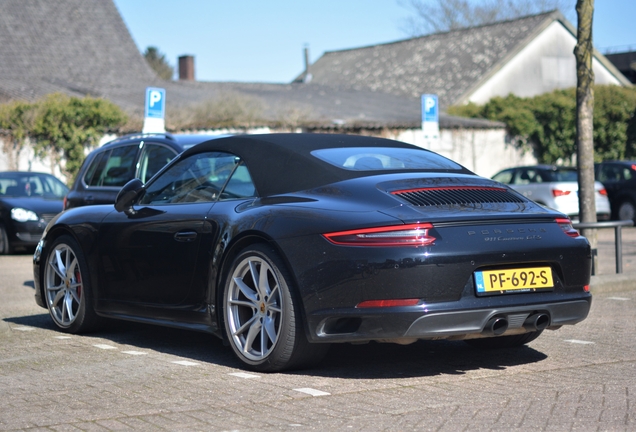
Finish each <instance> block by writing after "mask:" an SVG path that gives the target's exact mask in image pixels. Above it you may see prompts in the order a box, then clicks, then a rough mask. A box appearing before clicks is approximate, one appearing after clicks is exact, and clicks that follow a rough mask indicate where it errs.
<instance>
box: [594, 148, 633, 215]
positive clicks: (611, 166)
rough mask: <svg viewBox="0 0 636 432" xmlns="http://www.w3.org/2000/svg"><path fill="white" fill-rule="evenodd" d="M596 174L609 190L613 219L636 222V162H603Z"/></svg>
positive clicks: (595, 171)
mask: <svg viewBox="0 0 636 432" xmlns="http://www.w3.org/2000/svg"><path fill="white" fill-rule="evenodd" d="M594 173H595V175H596V180H597V181H600V182H601V183H603V186H605V189H607V196H608V197H609V200H610V205H611V207H612V218H613V219H619V220H636V161H607V162H601V163H598V164H595V166H594Z"/></svg>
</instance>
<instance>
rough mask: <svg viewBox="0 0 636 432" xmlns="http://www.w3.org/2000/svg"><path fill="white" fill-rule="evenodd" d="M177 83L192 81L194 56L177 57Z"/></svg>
mask: <svg viewBox="0 0 636 432" xmlns="http://www.w3.org/2000/svg"><path fill="white" fill-rule="evenodd" d="M179 81H194V56H191V55H182V56H180V57H179Z"/></svg>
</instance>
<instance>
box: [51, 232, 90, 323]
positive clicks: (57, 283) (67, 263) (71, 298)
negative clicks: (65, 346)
mask: <svg viewBox="0 0 636 432" xmlns="http://www.w3.org/2000/svg"><path fill="white" fill-rule="evenodd" d="M44 265H45V267H44V273H43V284H42V286H43V287H44V299H45V301H46V305H47V307H48V309H49V315H50V316H51V318H52V319H53V322H54V323H55V325H56V326H57V327H58V328H59V329H60V330H62V331H64V332H67V333H84V332H87V331H90V330H92V329H94V327H95V326H96V325H97V323H98V317H97V315H96V314H95V311H94V309H93V306H92V301H91V298H92V297H91V294H92V293H91V286H90V278H89V274H88V266H87V265H86V260H85V258H84V254H83V253H82V250H81V249H80V247H79V245H78V244H77V242H76V241H75V240H74V239H73V238H72V237H70V236H61V237H59V238H58V239H57V240H55V241H54V242H53V244H52V245H51V248H50V252H49V253H48V254H47V256H46V259H45V260H44Z"/></svg>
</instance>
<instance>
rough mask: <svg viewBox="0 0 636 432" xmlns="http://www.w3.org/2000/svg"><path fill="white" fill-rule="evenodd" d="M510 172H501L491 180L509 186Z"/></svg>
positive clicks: (510, 180) (510, 181)
mask: <svg viewBox="0 0 636 432" xmlns="http://www.w3.org/2000/svg"><path fill="white" fill-rule="evenodd" d="M513 172H514V171H512V170H506V171H502V172H500V173H499V174H497V175H495V176H494V177H493V178H492V179H493V180H494V181H498V182H499V183H504V184H510V183H512V173H513Z"/></svg>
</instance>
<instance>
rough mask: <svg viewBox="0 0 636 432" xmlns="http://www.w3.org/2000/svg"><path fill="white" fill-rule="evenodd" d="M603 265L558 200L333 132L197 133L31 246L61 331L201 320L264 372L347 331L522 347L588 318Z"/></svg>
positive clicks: (40, 284) (188, 324)
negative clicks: (203, 138)
mask: <svg viewBox="0 0 636 432" xmlns="http://www.w3.org/2000/svg"><path fill="white" fill-rule="evenodd" d="M590 270H591V251H590V245H589V243H588V241H587V240H586V239H585V238H584V237H581V236H579V233H578V232H577V231H576V230H574V229H573V228H572V224H571V222H570V220H569V219H568V218H567V217H566V216H565V215H563V214H562V213H558V212H556V211H554V210H550V209H547V208H545V207H543V206H540V205H538V204H536V203H534V202H532V201H531V200H529V199H527V198H525V197H524V196H523V195H521V194H519V193H517V192H515V191H514V190H512V189H510V188H508V187H507V186H504V185H502V184H501V183H498V182H495V181H493V180H490V179H486V178H482V177H479V176H477V175H475V174H473V173H472V172H470V171H468V170H467V169H465V168H464V167H462V166H460V165H458V164H456V163H455V162H453V161H451V160H448V159H446V158H444V157H442V156H440V155H438V154H436V153H433V152H430V151H428V150H424V149H422V148H420V147H416V146H412V145H409V144H404V143H401V142H397V141H391V140H386V139H381V138H371V137H362V136H346V135H331V134H327V135H321V134H272V135H245V136H236V137H230V138H221V139H217V140H213V141H208V142H205V143H202V144H199V145H197V146H195V147H192V148H190V149H188V150H186V151H184V152H183V153H181V154H180V155H179V156H177V157H176V158H175V159H174V160H173V161H171V162H170V163H169V164H168V166H167V167H165V168H164V169H162V170H161V171H160V172H159V173H158V174H157V175H156V176H155V177H153V178H152V180H151V181H150V182H148V183H147V184H145V185H144V184H143V183H142V182H141V181H140V180H132V181H130V182H129V183H127V184H126V185H125V186H124V187H123V188H122V189H121V191H120V192H119V194H118V196H117V199H116V201H115V205H114V207H113V206H112V205H102V206H87V207H80V208H76V209H71V210H68V211H66V212H64V213H62V214H61V215H60V216H58V217H57V218H56V219H55V220H54V221H53V222H52V223H51V224H49V226H48V228H47V231H46V233H45V234H44V236H43V238H42V241H41V242H40V244H39V246H38V248H37V249H36V252H35V255H34V279H35V281H36V288H35V295H36V302H37V303H38V304H39V305H40V306H42V307H45V308H48V310H49V313H50V316H51V318H52V320H53V322H54V323H55V325H57V326H58V327H59V328H60V329H61V330H62V331H66V332H71V333H77V332H83V331H87V330H89V329H91V328H94V326H96V325H97V324H98V323H99V321H100V318H101V317H111V318H120V319H125V320H135V321H141V322H146V323H155V324H161V325H167V326H173V327H181V328H187V329H192V330H200V331H205V332H210V333H213V334H216V335H218V336H220V337H223V338H225V339H226V340H227V341H228V343H229V345H230V346H231V347H232V349H233V351H234V353H235V354H236V357H237V358H238V359H239V360H240V361H241V362H243V364H244V365H245V366H246V367H248V368H252V369H256V370H262V371H277V370H283V369H291V368H300V367H306V366H308V365H311V364H313V363H315V362H317V361H319V360H320V359H321V358H322V357H323V355H324V354H325V352H326V350H327V348H328V346H329V344H330V343H336V342H366V341H372V340H376V341H382V342H396V343H402V344H404V343H412V342H415V341H417V340H419V339H453V340H459V339H464V340H466V342H468V343H470V344H472V345H475V346H479V347H517V346H521V345H524V344H526V343H528V342H530V341H532V340H533V339H535V338H536V337H538V336H539V335H540V334H541V332H542V331H543V330H544V329H552V330H555V329H558V328H559V327H561V326H562V325H565V324H576V323H578V322H579V321H582V320H583V319H585V318H586V316H587V314H588V311H589V309H590V304H591V300H592V296H591V294H590V292H589V282H590Z"/></svg>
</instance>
